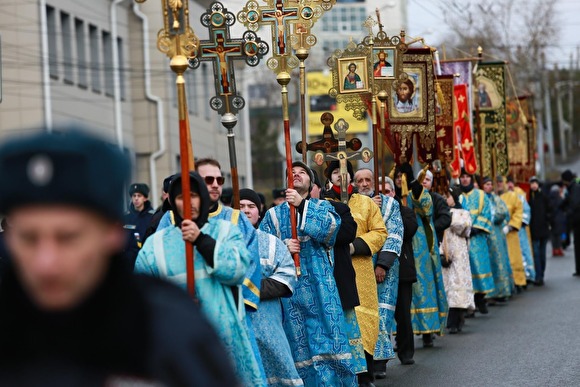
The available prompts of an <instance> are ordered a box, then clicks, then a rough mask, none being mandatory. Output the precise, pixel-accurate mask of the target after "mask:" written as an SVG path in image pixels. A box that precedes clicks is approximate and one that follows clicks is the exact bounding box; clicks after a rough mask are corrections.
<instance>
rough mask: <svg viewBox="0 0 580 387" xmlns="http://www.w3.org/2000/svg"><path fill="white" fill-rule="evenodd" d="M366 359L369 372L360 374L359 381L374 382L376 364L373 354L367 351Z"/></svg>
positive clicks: (360, 382)
mask: <svg viewBox="0 0 580 387" xmlns="http://www.w3.org/2000/svg"><path fill="white" fill-rule="evenodd" d="M365 360H366V361H367V372H363V373H362V374H358V383H359V384H362V383H372V382H374V381H375V364H374V359H373V355H371V354H370V353H368V352H367V351H365Z"/></svg>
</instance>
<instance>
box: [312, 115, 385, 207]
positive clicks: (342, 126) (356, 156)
mask: <svg viewBox="0 0 580 387" xmlns="http://www.w3.org/2000/svg"><path fill="white" fill-rule="evenodd" d="M321 121H322V123H323V124H324V126H325V127H326V126H327V124H328V126H330V124H332V122H333V121H334V116H333V115H332V114H331V113H324V114H323V118H322V119H321ZM334 130H336V131H337V133H338V150H337V151H336V152H335V153H331V152H323V151H321V150H320V151H317V152H316V153H315V154H314V162H315V163H316V164H318V165H322V163H323V162H324V161H326V162H331V161H335V160H338V162H339V165H340V176H341V178H340V201H342V202H343V203H347V202H348V187H347V185H348V184H347V178H346V177H347V176H348V167H347V161H349V160H362V161H364V162H365V163H368V162H369V161H370V160H371V158H372V157H373V152H372V151H371V150H370V149H369V148H366V147H365V148H363V149H361V150H359V151H355V152H349V151H347V150H346V144H347V142H346V131H347V130H348V123H347V122H346V121H345V120H344V119H342V118H341V119H339V120H338V122H337V123H336V124H334ZM359 149H360V147H359Z"/></svg>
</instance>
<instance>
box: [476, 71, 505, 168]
mask: <svg viewBox="0 0 580 387" xmlns="http://www.w3.org/2000/svg"><path fill="white" fill-rule="evenodd" d="M505 66H506V65H505V63H504V62H487V63H483V62H480V63H478V65H477V72H476V75H475V84H474V92H473V93H474V105H475V108H474V110H475V114H474V116H475V129H476V130H475V134H476V136H475V137H476V140H477V147H476V151H477V154H478V158H479V163H478V166H479V174H480V175H481V176H491V177H495V176H497V175H506V174H507V173H508V171H509V155H508V147H507V126H506V96H505V95H506V87H505V86H506V82H505Z"/></svg>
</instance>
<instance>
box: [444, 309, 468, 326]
mask: <svg viewBox="0 0 580 387" xmlns="http://www.w3.org/2000/svg"><path fill="white" fill-rule="evenodd" d="M466 310H467V309H463V308H449V314H448V315H447V328H457V329H461V328H463V324H464V323H465V311H466Z"/></svg>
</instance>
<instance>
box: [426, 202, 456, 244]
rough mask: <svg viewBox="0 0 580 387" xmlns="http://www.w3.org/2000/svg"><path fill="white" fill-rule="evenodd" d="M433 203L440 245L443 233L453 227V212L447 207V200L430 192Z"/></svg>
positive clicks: (434, 219) (434, 222)
mask: <svg viewBox="0 0 580 387" xmlns="http://www.w3.org/2000/svg"><path fill="white" fill-rule="evenodd" d="M429 195H431V200H432V201H433V224H434V225H435V233H436V234H437V240H438V241H439V243H441V242H442V241H443V232H444V231H445V230H446V229H447V228H448V227H449V226H451V211H449V206H448V205H447V200H445V198H444V197H443V196H441V195H439V194H438V193H437V192H431V191H429Z"/></svg>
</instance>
